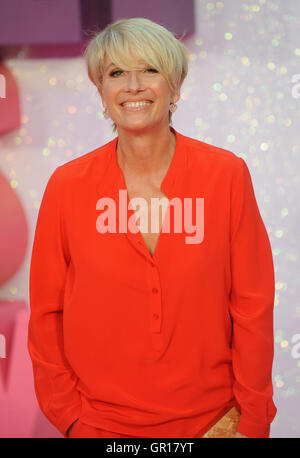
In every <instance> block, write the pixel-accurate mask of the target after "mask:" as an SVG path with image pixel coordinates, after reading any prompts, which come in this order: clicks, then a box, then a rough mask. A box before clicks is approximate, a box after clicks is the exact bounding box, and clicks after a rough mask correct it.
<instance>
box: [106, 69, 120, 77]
mask: <svg viewBox="0 0 300 458" xmlns="http://www.w3.org/2000/svg"><path fill="white" fill-rule="evenodd" d="M119 72H122V70H115V71H113V72H111V73H110V74H109V76H114V75H115V73H119Z"/></svg>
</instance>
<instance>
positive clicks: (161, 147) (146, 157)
mask: <svg viewBox="0 0 300 458" xmlns="http://www.w3.org/2000/svg"><path fill="white" fill-rule="evenodd" d="M118 134H119V135H118V137H119V138H118V143H117V160H118V164H119V167H120V168H121V170H122V171H123V172H127V173H130V174H131V175H135V176H138V177H140V178H141V177H145V178H146V177H148V178H151V177H154V176H155V175H157V174H160V173H161V172H162V171H163V170H165V169H166V168H168V166H169V164H170V162H171V161H172V157H173V155H174V151H175V147H176V137H175V134H174V133H173V132H172V131H171V130H170V128H169V126H167V128H163V129H161V130H157V129H155V130H154V131H151V132H149V131H148V132H145V133H141V134H138V135H137V134H136V132H134V133H131V132H129V133H128V131H124V130H122V129H121V130H120V131H118Z"/></svg>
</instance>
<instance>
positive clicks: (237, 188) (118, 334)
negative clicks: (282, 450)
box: [28, 18, 277, 437]
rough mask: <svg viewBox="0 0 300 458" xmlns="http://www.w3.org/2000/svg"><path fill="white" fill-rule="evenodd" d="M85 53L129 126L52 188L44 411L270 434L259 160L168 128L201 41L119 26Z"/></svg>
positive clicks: (109, 430)
mask: <svg viewBox="0 0 300 458" xmlns="http://www.w3.org/2000/svg"><path fill="white" fill-rule="evenodd" d="M85 55H86V58H87V65H88V74H89V77H90V79H91V81H92V82H93V83H94V84H95V86H96V87H97V89H98V91H99V94H100V96H101V99H102V104H103V106H104V108H105V117H107V118H108V117H110V118H111V119H112V120H113V122H114V125H113V127H114V132H115V131H116V130H117V132H118V137H116V138H114V139H113V140H112V141H110V142H108V143H106V144H105V145H103V146H101V147H99V148H97V149H96V150H94V151H91V152H89V153H87V154H85V155H83V156H81V157H79V158H77V159H74V160H72V161H70V162H68V163H66V164H64V165H62V166H59V167H57V168H56V170H55V171H54V173H53V174H52V175H51V177H50V179H49V182H48V184H47V187H46V190H45V192H44V196H43V200H42V203H41V207H40V211H39V215H38V221H37V225H36V231H35V238H34V245H33V250H32V258H31V269H30V306H31V315H30V322H29V330H28V331H29V333H28V349H29V352H30V356H31V358H32V363H33V371H34V379H35V390H36V395H37V399H38V401H39V404H40V407H41V409H42V411H43V412H44V413H45V415H46V416H47V418H48V419H49V420H50V421H51V422H52V423H53V424H54V425H55V426H56V427H57V429H58V430H59V431H61V432H62V434H63V435H64V436H65V437H269V433H270V423H271V422H272V421H273V419H274V417H275V414H276V410H277V409H276V407H275V405H274V403H273V400H272V395H273V388H272V377H271V372H272V361H273V301H274V270H273V260H272V252H271V247H270V242H269V239H268V235H267V232H266V229H265V226H264V223H263V221H262V218H261V215H260V212H259V209H258V206H257V203H256V199H255V195H254V190H253V186H252V181H251V177H250V173H249V170H248V168H247V165H246V163H245V161H244V160H243V159H242V158H240V157H238V156H236V155H235V154H234V153H232V152H230V151H227V150H224V149H221V148H218V147H215V146H212V145H208V144H205V143H203V142H201V141H198V140H195V139H193V138H189V137H186V136H184V135H182V134H180V133H179V132H178V131H177V130H175V129H174V128H173V127H172V126H170V124H171V122H172V119H171V118H172V113H173V112H174V111H175V109H176V102H177V101H178V100H179V98H180V89H181V85H182V83H183V81H184V79H185V77H186V74H187V69H188V52H187V50H186V48H185V47H184V45H183V44H182V43H181V42H180V41H179V40H178V39H177V38H175V36H174V35H173V34H172V33H171V32H169V31H168V30H166V29H165V28H164V27H162V26H161V25H159V24H156V23H154V22H152V21H150V20H147V19H144V18H131V19H123V20H120V21H117V22H115V23H113V24H111V25H109V26H107V27H106V28H105V29H104V30H103V31H101V32H100V33H98V34H96V35H95V37H94V38H93V39H92V40H91V42H90V43H89V45H88V47H87V50H86V53H85ZM158 199H161V201H159V202H160V203H161V204H162V207H164V208H162V212H160V211H157V208H158V210H159V209H160V207H159V206H158V207H155V204H157V202H158ZM171 207H172V210H171ZM194 213H196V215H195V214H194ZM195 221H196V225H195V224H194V223H195ZM182 223H183V224H182ZM191 234H192V235H191Z"/></svg>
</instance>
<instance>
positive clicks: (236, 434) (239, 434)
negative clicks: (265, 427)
mask: <svg viewBox="0 0 300 458" xmlns="http://www.w3.org/2000/svg"><path fill="white" fill-rule="evenodd" d="M237 437H246V438H247V437H248V436H244V434H241V433H239V432H236V433H235V435H234V436H233V438H234V439H235V438H237Z"/></svg>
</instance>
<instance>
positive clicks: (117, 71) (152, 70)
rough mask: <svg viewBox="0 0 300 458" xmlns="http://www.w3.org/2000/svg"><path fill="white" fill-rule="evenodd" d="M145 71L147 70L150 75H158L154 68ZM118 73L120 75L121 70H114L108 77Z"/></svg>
mask: <svg viewBox="0 0 300 458" xmlns="http://www.w3.org/2000/svg"><path fill="white" fill-rule="evenodd" d="M146 70H147V71H151V73H152V72H153V73H158V71H157V70H155V68H151V67H150V68H147V69H146ZM120 72H121V73H122V70H114V71H112V72H111V73H110V74H109V75H110V76H115V74H116V73H120Z"/></svg>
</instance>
